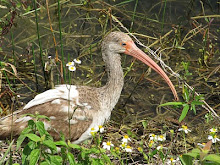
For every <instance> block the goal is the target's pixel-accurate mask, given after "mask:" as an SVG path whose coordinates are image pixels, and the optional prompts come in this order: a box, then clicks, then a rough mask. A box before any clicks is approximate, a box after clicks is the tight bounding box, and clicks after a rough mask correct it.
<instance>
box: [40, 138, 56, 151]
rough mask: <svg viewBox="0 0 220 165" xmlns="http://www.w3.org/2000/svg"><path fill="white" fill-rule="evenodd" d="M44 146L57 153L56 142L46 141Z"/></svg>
mask: <svg viewBox="0 0 220 165" xmlns="http://www.w3.org/2000/svg"><path fill="white" fill-rule="evenodd" d="M43 144H44V145H45V146H47V147H49V148H50V149H53V150H55V151H57V146H56V145H55V142H53V141H52V140H44V141H43Z"/></svg>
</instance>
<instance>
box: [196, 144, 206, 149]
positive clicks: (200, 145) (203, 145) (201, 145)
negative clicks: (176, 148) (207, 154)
mask: <svg viewBox="0 0 220 165" xmlns="http://www.w3.org/2000/svg"><path fill="white" fill-rule="evenodd" d="M197 145H198V146H199V147H201V148H203V147H205V143H197Z"/></svg>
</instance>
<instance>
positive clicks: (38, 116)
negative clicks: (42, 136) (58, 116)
mask: <svg viewBox="0 0 220 165" xmlns="http://www.w3.org/2000/svg"><path fill="white" fill-rule="evenodd" d="M37 118H39V119H46V120H48V121H50V118H49V117H47V116H45V115H37Z"/></svg>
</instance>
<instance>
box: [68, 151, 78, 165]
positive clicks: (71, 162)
mask: <svg viewBox="0 0 220 165" xmlns="http://www.w3.org/2000/svg"><path fill="white" fill-rule="evenodd" d="M67 158H68V160H69V163H70V165H74V164H76V163H75V159H74V156H73V154H71V153H70V152H68V153H67Z"/></svg>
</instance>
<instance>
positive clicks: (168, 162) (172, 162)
mask: <svg viewBox="0 0 220 165" xmlns="http://www.w3.org/2000/svg"><path fill="white" fill-rule="evenodd" d="M178 160H179V158H177V159H176V160H175V159H174V158H170V159H169V160H168V161H167V164H174V163H176V162H177V161H178Z"/></svg>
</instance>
